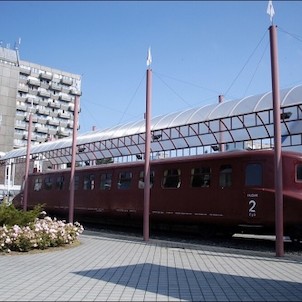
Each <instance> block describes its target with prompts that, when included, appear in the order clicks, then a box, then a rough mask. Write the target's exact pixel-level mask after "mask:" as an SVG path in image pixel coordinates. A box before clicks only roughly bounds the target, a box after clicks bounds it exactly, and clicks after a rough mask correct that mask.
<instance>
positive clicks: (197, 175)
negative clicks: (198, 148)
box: [191, 167, 211, 188]
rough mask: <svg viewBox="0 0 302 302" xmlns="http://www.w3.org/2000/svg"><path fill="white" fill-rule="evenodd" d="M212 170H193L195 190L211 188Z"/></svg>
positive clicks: (192, 183) (192, 184)
mask: <svg viewBox="0 0 302 302" xmlns="http://www.w3.org/2000/svg"><path fill="white" fill-rule="evenodd" d="M210 182H211V169H210V168H209V167H201V168H193V169H192V170H191V186H192V187H193V188H200V187H209V186H210Z"/></svg>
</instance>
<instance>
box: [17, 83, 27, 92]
mask: <svg viewBox="0 0 302 302" xmlns="http://www.w3.org/2000/svg"><path fill="white" fill-rule="evenodd" d="M18 91H21V92H25V93H26V92H28V86H25V85H19V86H18Z"/></svg>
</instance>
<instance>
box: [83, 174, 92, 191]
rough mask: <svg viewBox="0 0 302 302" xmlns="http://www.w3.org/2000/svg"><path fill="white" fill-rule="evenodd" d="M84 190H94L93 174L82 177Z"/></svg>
mask: <svg viewBox="0 0 302 302" xmlns="http://www.w3.org/2000/svg"><path fill="white" fill-rule="evenodd" d="M83 189H84V190H93V189H94V174H90V175H85V176H84V187H83Z"/></svg>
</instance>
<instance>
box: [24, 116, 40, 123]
mask: <svg viewBox="0 0 302 302" xmlns="http://www.w3.org/2000/svg"><path fill="white" fill-rule="evenodd" d="M24 120H25V121H27V122H29V116H26V117H25V118H24ZM32 121H33V123H37V122H38V118H37V117H36V116H33V117H32Z"/></svg>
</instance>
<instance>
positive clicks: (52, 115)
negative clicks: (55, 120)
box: [49, 110, 59, 117]
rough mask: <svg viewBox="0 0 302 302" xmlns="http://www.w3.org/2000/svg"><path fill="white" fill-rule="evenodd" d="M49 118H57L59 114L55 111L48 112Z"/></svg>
mask: <svg viewBox="0 0 302 302" xmlns="http://www.w3.org/2000/svg"><path fill="white" fill-rule="evenodd" d="M49 116H50V117H58V116H59V112H58V111H57V110H56V111H52V110H51V111H50V112H49Z"/></svg>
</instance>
